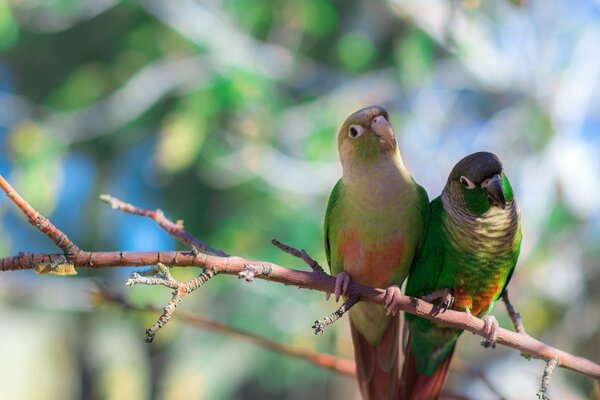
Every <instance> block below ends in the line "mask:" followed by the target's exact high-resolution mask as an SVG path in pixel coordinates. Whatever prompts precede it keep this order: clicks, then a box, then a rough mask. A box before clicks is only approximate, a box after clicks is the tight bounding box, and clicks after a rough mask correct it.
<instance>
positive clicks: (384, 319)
mask: <svg viewBox="0 0 600 400" xmlns="http://www.w3.org/2000/svg"><path fill="white" fill-rule="evenodd" d="M338 150H339V155H340V160H341V163H342V168H343V176H342V178H341V179H340V180H339V181H338V182H337V184H336V185H335V187H334V188H333V191H332V193H331V196H330V198H329V204H328V206H327V212H326V215H325V252H326V255H327V261H328V263H329V266H330V270H331V273H332V274H335V275H336V288H335V296H336V299H338V298H339V297H340V295H348V294H349V293H348V283H349V282H350V280H352V281H355V282H358V283H361V284H364V285H367V286H372V287H381V288H387V289H386V297H385V306H382V305H378V304H374V303H367V302H361V303H358V304H357V305H355V306H354V307H353V308H352V309H351V310H350V327H351V332H352V340H353V344H354V352H355V357H356V364H357V376H358V382H359V387H360V391H361V394H362V396H363V398H364V399H377V400H379V399H381V400H384V399H385V400H387V399H412V400H417V399H423V400H429V399H435V398H437V397H438V395H439V393H440V391H441V387H442V385H443V382H444V379H445V376H446V374H447V371H448V366H449V364H450V359H451V357H452V353H453V352H454V347H455V344H456V341H457V339H458V337H459V335H460V333H461V331H460V330H457V329H452V328H448V327H443V326H441V325H437V324H435V323H433V322H431V321H429V320H426V319H422V318H418V317H416V316H413V315H408V314H407V315H406V317H405V318H406V322H407V325H408V332H409V334H408V335H409V336H408V340H407V341H406V346H405V349H404V350H405V361H404V367H403V369H402V376H400V369H399V361H400V360H399V346H400V345H401V343H400V316H399V315H397V313H396V307H397V301H398V299H399V298H400V296H401V295H402V294H401V293H400V286H401V285H402V283H403V282H404V280H405V279H406V278H407V276H408V282H407V287H406V294H408V295H410V296H415V297H420V298H424V299H427V300H429V301H433V300H436V299H437V300H439V303H440V304H442V305H443V306H444V307H446V308H448V307H449V308H452V309H454V310H459V311H466V312H470V313H472V314H473V315H475V316H477V317H483V318H484V321H485V322H486V329H487V331H488V332H489V336H488V342H487V345H491V344H493V341H494V337H495V336H494V335H495V329H496V328H497V322H496V321H495V319H494V317H492V316H488V315H487V314H488V313H489V312H490V311H491V309H492V307H493V305H494V303H495V302H496V301H497V300H498V298H499V297H500V295H501V294H502V292H503V291H504V289H505V288H506V285H507V283H508V281H509V279H510V277H511V274H512V272H513V270H514V267H515V264H516V262H517V258H518V255H519V249H520V242H521V230H520V224H519V211H518V209H517V205H516V203H515V200H514V198H513V192H512V189H511V186H510V183H509V181H508V179H507V178H506V175H505V174H504V172H503V169H502V164H501V162H500V160H499V159H498V157H496V156H495V155H494V154H491V153H487V152H480V153H475V154H471V155H469V156H467V157H465V158H463V159H462V160H460V161H459V162H458V163H457V164H456V165H455V167H454V168H453V169H452V172H451V173H450V176H449V177H448V181H447V183H446V186H445V187H444V190H443V192H442V194H441V195H440V196H439V197H437V198H436V199H434V200H433V201H431V203H430V202H429V200H428V197H427V193H426V192H425V190H424V189H423V188H422V187H421V186H419V185H418V184H417V183H416V182H415V181H414V180H413V179H412V177H411V176H410V173H409V172H408V171H407V169H406V167H405V166H404V163H403V162H402V157H401V156H400V151H399V150H398V145H397V143H396V139H395V135H394V131H393V130H392V127H391V125H390V122H389V117H388V113H387V111H386V110H385V109H383V108H382V107H377V106H371V107H367V108H363V109H361V110H358V111H356V112H355V113H353V114H352V115H350V116H349V117H348V119H347V120H346V121H345V122H344V124H343V125H342V127H341V129H340V131H339V134H338ZM488 328H489V329H488Z"/></svg>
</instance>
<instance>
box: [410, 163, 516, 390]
mask: <svg viewBox="0 0 600 400" xmlns="http://www.w3.org/2000/svg"><path fill="white" fill-rule="evenodd" d="M429 210H430V214H429V217H430V219H429V223H428V228H427V235H426V238H425V243H424V244H423V248H422V250H421V253H420V254H419V255H418V257H417V259H416V260H415V263H414V265H413V266H412V268H411V272H410V276H409V278H408V282H407V286H406V294H408V295H410V296H414V297H421V298H423V299H425V300H427V301H433V300H438V301H439V302H440V305H441V307H442V310H443V311H445V309H448V308H451V309H453V310H458V311H466V312H469V313H471V314H473V315H474V316H477V317H482V319H483V320H484V322H485V334H486V338H487V339H486V340H485V341H483V342H482V344H483V345H484V346H485V347H490V346H492V347H494V342H495V338H496V330H497V328H498V322H497V321H496V319H495V318H494V317H493V316H489V315H487V314H488V313H489V312H490V311H491V310H492V307H493V306H494V304H495V303H496V301H497V300H498V298H499V297H500V296H501V295H502V293H503V292H504V290H505V289H506V285H507V284H508V282H509V280H510V277H511V275H512V273H513V271H514V268H515V265H516V263H517V258H518V257H519V250H520V246H521V228H520V223H519V210H518V208H517V204H516V202H515V199H514V196H513V191H512V188H511V186H510V183H509V181H508V178H507V177H506V175H505V174H504V172H503V168H502V163H501V162H500V160H499V159H498V157H496V156H495V155H494V154H492V153H487V152H479V153H474V154H471V155H469V156H467V157H465V158H463V159H462V160H460V161H459V162H458V163H457V164H456V165H455V166H454V168H453V169H452V172H451V173H450V176H449V177H448V181H447V183H446V186H445V187H444V190H443V191H442V194H441V196H439V197H438V198H436V199H435V200H433V201H432V202H431V204H430V206H429ZM405 318H406V324H407V326H408V332H409V335H408V341H407V344H406V348H405V356H406V357H405V361H404V369H403V382H404V384H405V388H404V395H405V398H406V399H411V400H431V399H436V398H437V397H438V396H439V393H440V391H441V388H442V385H443V383H444V380H445V377H446V374H447V372H448V366H449V364H450V359H451V358H452V354H453V352H454V347H455V345H456V341H457V340H458V337H459V335H460V334H461V332H462V330H459V329H454V328H448V327H443V326H441V325H438V324H435V323H434V322H432V321H429V320H427V319H424V318H419V317H416V316H414V315H408V314H407V315H406V317H405Z"/></svg>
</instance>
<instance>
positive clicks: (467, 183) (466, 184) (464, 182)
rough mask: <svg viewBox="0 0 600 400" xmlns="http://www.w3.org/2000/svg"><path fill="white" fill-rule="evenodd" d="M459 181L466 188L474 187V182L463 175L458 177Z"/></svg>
mask: <svg viewBox="0 0 600 400" xmlns="http://www.w3.org/2000/svg"><path fill="white" fill-rule="evenodd" d="M460 183H462V185H463V186H464V187H466V188H467V189H473V188H474V187H475V184H474V183H473V182H471V181H470V180H469V178H466V177H464V176H461V177H460Z"/></svg>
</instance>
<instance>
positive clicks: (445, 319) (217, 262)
mask: <svg viewBox="0 0 600 400" xmlns="http://www.w3.org/2000/svg"><path fill="white" fill-rule="evenodd" d="M2 182H4V183H5V182H6V181H4V179H2V180H1V181H0V187H1V188H2V189H3V190H5V191H6V192H7V194H8V193H10V194H11V195H10V196H9V197H10V198H11V199H12V200H13V201H15V203H17V205H19V207H20V208H21V209H22V210H23V212H25V213H26V214H27V215H29V214H28V212H31V211H33V213H34V214H32V215H35V216H36V217H37V216H38V215H39V213H37V212H36V211H35V210H33V208H31V206H29V204H27V203H26V202H25V201H24V200H23V199H22V198H20V196H19V197H15V193H13V192H14V190H13V189H12V188H11V187H10V185H8V186H7V185H5V184H2ZM40 217H41V216H40ZM41 218H43V217H41ZM30 222H31V223H32V224H34V225H36V224H37V222H36V219H35V218H34V219H33V220H32V219H30ZM44 226H45V227H46V228H45V229H44V230H43V231H42V232H43V233H45V234H46V235H47V236H48V237H49V238H51V239H53V240H54V241H55V243H57V245H58V244H59V243H60V244H62V245H64V243H65V242H66V241H65V239H61V240H55V238H62V236H61V235H64V234H62V232H60V231H59V230H58V229H57V228H56V227H55V226H54V225H52V224H45V225H44ZM66 240H68V239H66ZM69 243H72V242H70V241H69ZM73 246H74V247H73ZM73 246H71V247H69V248H76V249H77V247H76V246H75V245H73ZM61 248H62V247H61ZM59 256H60V254H45V253H19V254H18V255H17V256H14V257H6V258H2V259H0V271H14V270H21V269H35V268H36V267H37V266H39V265H42V264H48V263H51V262H52V261H53V260H55V259H56V258H57V257H59ZM70 262H71V263H72V264H73V266H74V267H75V268H79V267H90V268H106V267H119V266H146V265H156V264H158V263H163V264H165V265H167V266H194V267H203V268H205V271H206V272H207V273H210V274H217V273H219V274H221V273H222V274H227V275H239V273H240V272H243V271H244V270H245V269H246V267H247V266H248V265H261V264H269V265H270V267H271V273H270V274H269V275H268V276H265V275H257V277H258V278H260V279H268V280H269V281H273V282H278V283H283V284H286V285H293V286H297V287H300V288H305V289H313V290H318V291H321V292H333V291H334V288H335V278H334V277H332V276H329V275H326V274H322V273H314V272H312V271H311V272H307V271H299V270H294V269H290V268H286V267H283V266H279V265H277V264H274V263H267V262H264V261H256V260H249V259H246V258H242V257H236V256H230V257H219V256H215V255H210V254H206V253H196V252H191V251H187V252H182V251H165V252H84V251H81V250H78V251H76V252H75V254H74V255H73V256H71V260H70ZM198 278H199V279H200V280H202V279H201V278H200V277H198ZM191 286H195V284H194V285H191ZM197 287H198V286H195V287H194V289H195V288H197ZM348 290H349V291H350V293H356V294H357V295H360V300H361V301H369V302H373V303H378V304H382V305H383V304H384V297H385V293H386V292H385V290H383V289H378V288H372V287H368V286H363V285H360V284H358V283H356V282H351V283H350V285H349V287H348ZM398 309H399V310H402V311H404V312H408V313H410V314H414V315H417V316H420V317H423V318H426V319H429V320H432V321H436V322H437V323H440V324H443V325H445V326H449V327H452V328H458V329H463V330H466V331H469V332H472V333H475V334H478V335H480V336H482V337H485V332H484V325H485V324H484V322H483V321H482V320H481V319H479V318H476V317H474V316H472V315H469V314H467V313H464V312H459V311H454V310H447V311H446V312H444V313H441V314H436V309H437V306H434V305H432V304H430V303H427V302H425V301H423V300H420V299H416V298H413V297H409V296H403V297H402V298H401V299H400V300H399V301H398ZM496 343H498V344H501V345H505V346H508V347H511V348H514V349H517V350H519V351H521V352H522V353H523V354H525V355H527V356H530V357H532V358H538V359H542V360H553V359H557V361H558V365H559V366H560V367H564V368H567V369H571V370H573V371H577V372H579V373H581V374H584V375H587V376H590V377H592V378H594V379H597V380H600V365H598V364H596V363H594V362H592V361H590V360H588V359H585V358H583V357H578V356H575V355H573V354H570V353H567V352H565V351H563V350H560V349H557V348H555V347H552V346H550V345H547V344H546V343H543V342H540V341H539V340H536V339H534V338H532V337H530V336H528V335H527V334H523V333H517V332H511V331H508V330H506V329H502V328H500V329H498V337H497V340H496Z"/></svg>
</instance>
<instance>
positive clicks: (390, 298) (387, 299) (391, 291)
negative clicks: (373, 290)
mask: <svg viewBox="0 0 600 400" xmlns="http://www.w3.org/2000/svg"><path fill="white" fill-rule="evenodd" d="M401 298H402V292H401V291H400V288H399V287H398V285H392V286H390V287H388V288H387V289H385V296H384V297H383V303H384V306H385V311H386V314H387V315H392V316H395V315H396V313H397V312H398V304H399V303H400V299H401Z"/></svg>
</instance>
